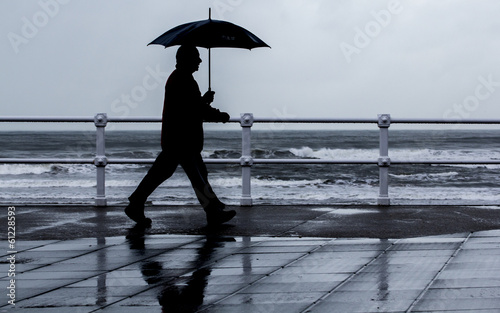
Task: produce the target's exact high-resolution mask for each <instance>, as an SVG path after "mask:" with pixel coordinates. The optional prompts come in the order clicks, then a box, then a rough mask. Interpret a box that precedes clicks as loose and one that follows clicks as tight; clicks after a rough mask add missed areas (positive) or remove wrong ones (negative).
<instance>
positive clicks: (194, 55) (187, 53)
mask: <svg viewBox="0 0 500 313" xmlns="http://www.w3.org/2000/svg"><path fill="white" fill-rule="evenodd" d="M175 58H176V60H177V68H180V69H185V70H188V71H191V72H196V71H197V70H198V68H199V66H200V63H201V59H200V53H199V52H198V49H196V47H195V46H191V45H182V46H180V47H179V49H178V50H177V54H176V55H175Z"/></svg>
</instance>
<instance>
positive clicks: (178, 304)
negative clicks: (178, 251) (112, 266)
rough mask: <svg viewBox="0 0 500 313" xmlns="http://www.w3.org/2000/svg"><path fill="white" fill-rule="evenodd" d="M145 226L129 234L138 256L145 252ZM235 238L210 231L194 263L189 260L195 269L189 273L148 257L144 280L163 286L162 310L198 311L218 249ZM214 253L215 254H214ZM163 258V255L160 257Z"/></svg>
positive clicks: (190, 266) (187, 265)
mask: <svg viewBox="0 0 500 313" xmlns="http://www.w3.org/2000/svg"><path fill="white" fill-rule="evenodd" d="M144 231H145V230H144V228H143V227H140V225H136V226H135V227H134V228H132V229H131V230H130V231H129V235H128V236H127V239H128V242H129V245H130V249H131V250H132V251H134V252H135V253H137V254H138V255H141V256H142V255H143V254H144V253H145V251H146V250H145V237H144ZM234 241H235V239H234V238H232V237H221V236H219V235H217V234H207V237H206V241H205V243H204V244H203V246H202V247H200V248H199V249H198V250H197V252H198V255H197V257H196V259H195V260H193V261H192V262H186V268H188V267H189V268H193V269H196V270H195V271H194V272H193V273H192V274H191V275H190V276H183V277H182V278H178V279H173V277H178V275H179V272H178V271H179V269H172V268H169V267H168V266H165V267H164V264H163V263H162V262H160V261H158V260H155V259H150V258H148V259H145V260H143V261H142V262H141V273H142V275H143V278H144V280H145V281H146V282H147V283H148V284H150V285H158V286H161V287H160V289H159V292H158V296H157V298H158V301H159V303H160V305H161V307H162V312H164V313H167V312H175V313H180V312H185V313H188V312H189V313H192V312H196V311H197V309H199V308H200V306H201V305H202V304H203V300H204V298H205V288H206V287H207V284H208V279H209V276H210V273H211V267H210V264H211V263H213V261H214V257H215V255H216V254H217V253H215V251H216V250H217V249H218V248H221V247H224V243H225V242H234ZM214 254H215V255H214ZM160 258H161V256H160Z"/></svg>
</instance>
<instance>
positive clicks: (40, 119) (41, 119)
mask: <svg viewBox="0 0 500 313" xmlns="http://www.w3.org/2000/svg"><path fill="white" fill-rule="evenodd" d="M161 120H162V119H161V117H151V116H142V117H141V116H138V117H120V116H115V117H113V116H110V117H108V118H107V121H108V122H112V123H160V122H161ZM0 122H33V123H91V122H92V123H93V122H94V117H79V116H66V117H64V116H0ZM229 122H230V123H239V122H240V118H236V117H233V118H230V119H229ZM253 122H254V123H312V124H314V123H320V124H327V123H332V124H371V123H374V124H376V123H377V122H378V119H377V118H265V117H264V118H258V117H256V118H254V120H253ZM391 124H500V119H461V118H457V119H445V118H441V119H428V118H427V119H426V118H394V117H391Z"/></svg>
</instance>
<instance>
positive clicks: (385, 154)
mask: <svg viewBox="0 0 500 313" xmlns="http://www.w3.org/2000/svg"><path fill="white" fill-rule="evenodd" d="M389 126H391V115H390V114H379V115H378V127H379V128H380V139H379V145H380V153H379V158H378V167H379V184H380V191H379V195H378V199H377V204H378V205H382V206H388V205H390V202H391V201H390V198H389V166H390V165H391V159H390V158H389Z"/></svg>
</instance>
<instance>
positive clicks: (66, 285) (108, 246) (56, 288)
mask: <svg viewBox="0 0 500 313" xmlns="http://www.w3.org/2000/svg"><path fill="white" fill-rule="evenodd" d="M199 240H202V239H197V240H194V241H190V242H187V243H185V244H181V245H180V246H178V247H175V248H172V249H178V248H179V247H182V246H185V245H189V244H192V243H195V242H197V241H199ZM61 241H64V240H61ZM122 244H124V243H120V244H113V245H106V246H104V247H102V248H100V249H96V250H92V251H89V252H87V253H84V254H81V255H79V256H77V257H80V256H84V255H87V254H90V253H94V252H97V251H100V250H102V249H106V248H110V247H115V246H119V245H122ZM172 249H167V250H172ZM163 253H165V251H162V252H159V253H156V254H154V255H151V256H149V257H146V258H144V259H141V260H139V261H134V262H131V263H128V264H125V265H122V266H119V267H117V268H114V269H112V270H110V271H106V272H105V273H110V272H113V271H116V270H119V269H121V268H123V267H127V266H130V265H132V264H134V263H137V262H140V261H144V260H147V259H149V258H153V257H156V256H158V255H160V254H163ZM73 258H76V257H70V258H66V259H64V260H60V261H57V262H54V263H52V264H55V263H59V262H63V261H67V260H71V259H73ZM49 265H51V264H46V265H44V266H40V267H37V268H35V269H31V270H28V271H33V270H37V269H40V268H43V267H46V266H49ZM28 271H26V272H28ZM102 274H104V273H99V274H95V275H91V276H88V277H85V278H82V279H80V280H77V281H74V282H71V283H67V284H65V285H62V286H58V287H55V288H52V289H50V290H47V291H44V292H41V293H39V294H36V295H33V296H30V297H27V298H25V299H20V300H17V301H16V302H21V301H25V300H29V299H32V298H36V297H39V296H42V295H44V294H47V293H49V292H52V291H55V290H58V289H61V288H65V287H68V286H70V285H73V284H77V283H80V282H82V281H85V280H87V279H90V278H94V277H97V276H99V275H102ZM154 287H156V285H154V286H152V287H151V288H154ZM149 289H150V288H148V290H149ZM145 291H147V290H144V291H142V292H145ZM126 298H128V296H127V297H125V298H124V299H126ZM124 299H120V300H117V301H115V302H113V303H110V304H108V305H106V306H103V307H102V308H98V309H96V310H94V311H91V312H95V311H98V310H101V309H103V308H105V307H108V306H110V305H112V304H114V303H117V302H119V301H123V300H124ZM6 306H8V304H7V305H3V306H0V308H4V307H6Z"/></svg>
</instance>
